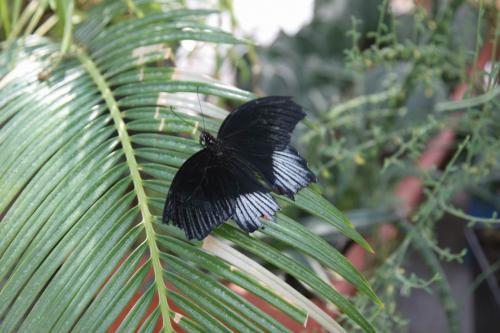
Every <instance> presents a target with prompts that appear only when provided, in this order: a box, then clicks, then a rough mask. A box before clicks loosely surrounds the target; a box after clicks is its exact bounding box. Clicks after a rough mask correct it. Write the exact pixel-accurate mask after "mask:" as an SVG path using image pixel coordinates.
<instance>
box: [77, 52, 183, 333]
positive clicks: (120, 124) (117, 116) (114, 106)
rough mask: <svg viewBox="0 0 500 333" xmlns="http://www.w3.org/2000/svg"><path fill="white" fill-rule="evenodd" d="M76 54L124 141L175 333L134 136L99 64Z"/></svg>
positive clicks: (166, 321)
mask: <svg viewBox="0 0 500 333" xmlns="http://www.w3.org/2000/svg"><path fill="white" fill-rule="evenodd" d="M75 51H76V55H77V57H78V59H79V60H80V62H81V63H82V65H83V67H84V68H85V69H86V70H87V72H88V73H89V75H90V76H91V77H92V79H93V80H94V82H95V84H96V85H97V87H98V89H99V91H100V92H101V95H102V97H103V98H104V101H105V102H106V104H107V106H108V109H109V111H110V113H111V116H112V118H113V121H114V123H115V127H116V129H117V131H118V136H119V138H120V142H121V144H122V147H123V151H124V153H125V158H126V159H127V164H128V167H129V169H130V176H131V177H132V181H133V184H134V189H135V192H136V195H137V201H138V204H139V207H140V209H141V215H142V223H143V224H144V229H145V231H146V241H147V244H148V247H149V252H150V256H151V263H152V265H153V271H154V276H155V285H156V290H157V292H158V298H159V303H160V310H161V316H162V319H163V327H164V330H165V332H168V333H170V332H173V330H172V324H171V323H170V318H169V313H170V309H169V306H168V303H167V289H166V287H165V281H164V279H163V268H162V265H161V262H160V253H159V249H158V245H157V244H156V232H155V231H154V229H153V215H152V214H151V212H150V210H149V206H148V199H147V196H146V192H145V191H144V185H143V180H142V178H141V175H140V173H139V165H138V164H137V160H136V159H135V155H134V150H133V148H132V143H131V140H130V136H129V134H128V132H127V125H126V124H125V121H124V120H123V116H122V114H121V112H120V109H119V108H118V103H117V102H116V100H115V98H114V96H113V93H112V92H111V89H110V87H109V85H108V84H107V82H106V80H105V79H104V77H103V76H102V74H101V72H100V71H99V69H98V68H97V67H96V65H95V63H94V62H93V61H92V59H90V58H89V57H88V56H87V54H86V53H85V52H84V51H83V50H82V49H81V48H75Z"/></svg>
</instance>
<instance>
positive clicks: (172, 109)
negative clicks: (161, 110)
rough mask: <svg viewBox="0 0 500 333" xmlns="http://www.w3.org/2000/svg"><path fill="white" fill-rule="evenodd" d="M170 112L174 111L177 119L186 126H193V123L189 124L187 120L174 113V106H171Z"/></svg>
mask: <svg viewBox="0 0 500 333" xmlns="http://www.w3.org/2000/svg"><path fill="white" fill-rule="evenodd" d="M170 111H172V113H173V114H174V115H175V116H176V117H177V118H179V119H180V120H181V121H182V122H183V123H184V124H187V125H189V126H193V124H192V123H190V122H188V121H187V120H186V119H184V118H182V117H181V116H180V115H179V114H178V113H177V112H175V111H174V107H173V106H172V105H170Z"/></svg>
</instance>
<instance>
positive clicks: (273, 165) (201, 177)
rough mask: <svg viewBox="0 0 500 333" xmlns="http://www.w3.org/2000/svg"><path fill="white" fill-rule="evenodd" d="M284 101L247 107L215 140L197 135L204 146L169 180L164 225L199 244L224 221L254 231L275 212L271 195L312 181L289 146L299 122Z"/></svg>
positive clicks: (256, 102)
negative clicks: (180, 230) (178, 229)
mask: <svg viewBox="0 0 500 333" xmlns="http://www.w3.org/2000/svg"><path fill="white" fill-rule="evenodd" d="M304 116H305V114H304V113H303V112H302V109H301V107H300V106H299V105H298V104H296V103H294V102H293V101H292V100H291V98H289V97H281V96H275V97H264V98H258V99H255V100H253V101H250V102H247V103H245V104H243V105H242V106H240V107H239V108H238V109H236V110H235V111H233V112H232V113H231V114H230V115H229V116H228V117H227V118H226V119H225V120H224V122H223V123H222V125H221V128H220V129H219V132H218V135H217V137H214V136H212V135H211V134H210V133H208V132H205V131H202V132H201V135H200V144H201V145H202V146H203V147H204V149H202V150H201V151H199V152H198V153H195V154H194V155H193V156H191V157H190V158H189V159H188V160H187V161H186V162H185V163H184V164H183V165H182V166H181V168H180V169H179V171H178V172H177V174H176V175H175V177H174V180H173V181H172V185H171V186H170V189H169V193H168V195H167V200H166V204H165V208H164V212H163V222H165V223H169V222H172V223H173V224H174V225H176V226H178V227H180V228H181V229H183V230H184V231H185V233H186V236H187V238H189V239H192V238H197V239H203V238H204V237H206V236H207V235H208V234H209V233H210V232H211V231H212V230H213V229H215V228H216V227H217V226H219V225H221V224H222V223H224V222H225V221H226V220H228V219H229V218H232V219H233V220H235V221H236V223H237V224H238V226H239V227H240V228H241V229H243V230H245V231H247V232H253V231H255V230H257V229H258V228H259V227H261V226H262V223H261V222H260V218H261V217H266V218H268V219H272V217H273V216H274V215H275V213H276V211H277V210H278V209H279V206H278V204H277V203H276V201H275V200H274V198H273V197H272V196H271V193H270V192H271V191H274V192H276V193H279V194H283V195H286V196H288V197H290V198H293V195H294V194H295V193H296V192H297V191H298V190H300V189H301V188H303V187H305V186H307V185H308V184H309V183H310V182H313V181H315V180H316V177H315V176H314V174H313V173H312V172H311V171H310V170H309V169H308V168H307V162H306V161H305V160H304V159H303V158H302V157H300V155H299V154H298V153H297V151H296V150H295V149H294V148H293V147H291V146H290V135H291V132H292V131H293V129H294V128H295V125H296V124H297V123H298V122H299V121H300V120H301V119H302V118H304Z"/></svg>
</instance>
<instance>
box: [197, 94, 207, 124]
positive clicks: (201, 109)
mask: <svg viewBox="0 0 500 333" xmlns="http://www.w3.org/2000/svg"><path fill="white" fill-rule="evenodd" d="M199 92H200V86H196V96H197V97H198V105H199V106H200V112H201V121H202V122H203V132H206V127H205V115H204V114H203V108H202V107H201V101H200V94H199Z"/></svg>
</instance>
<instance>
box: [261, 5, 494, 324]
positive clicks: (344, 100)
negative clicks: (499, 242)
mask: <svg viewBox="0 0 500 333" xmlns="http://www.w3.org/2000/svg"><path fill="white" fill-rule="evenodd" d="M429 4H430V9H429V8H424V7H423V6H421V5H418V4H417V5H416V6H415V7H414V8H413V9H412V10H411V11H410V12H409V13H407V14H402V15H396V14H394V13H392V11H391V9H390V8H391V7H390V2H389V1H386V0H384V1H362V0H359V1H358V0H354V1H350V2H344V1H326V0H317V1H316V2H315V16H314V18H313V20H312V22H311V23H310V24H309V25H307V26H305V27H304V28H303V29H302V30H301V31H300V32H299V33H298V34H297V35H296V36H287V35H285V34H281V35H280V36H279V37H278V39H277V40H276V41H275V42H274V44H273V45H272V46H271V47H269V49H260V50H258V53H259V60H258V62H259V66H258V68H261V70H260V71H259V76H258V78H257V79H256V80H255V82H254V84H255V85H257V86H259V87H260V88H261V89H262V91H263V94H267V95H271V94H283V93H285V94H290V95H293V96H296V98H297V99H298V100H299V101H300V102H301V103H303V104H304V105H306V106H308V108H309V111H310V112H309V113H310V114H311V115H314V116H315V119H314V120H312V121H310V122H309V123H308V129H307V130H304V131H303V134H302V135H301V137H300V140H299V143H300V146H301V148H302V149H301V151H303V152H304V154H305V155H306V156H307V159H308V160H309V161H310V162H311V163H312V165H313V168H315V170H316V171H317V174H319V175H320V177H321V179H320V183H321V185H322V187H323V188H324V193H325V194H326V195H327V197H328V198H330V199H331V200H332V201H333V202H335V203H336V205H338V206H339V207H341V208H342V209H343V210H347V211H348V210H356V211H363V212H364V214H366V215H367V216H370V212H373V216H376V218H374V219H372V221H371V223H370V219H369V218H363V222H361V224H362V225H364V230H365V231H366V232H367V233H370V232H371V231H373V235H372V238H376V237H377V236H376V232H377V229H375V228H374V227H375V225H376V224H378V223H380V222H381V221H384V219H385V222H390V223H394V224H395V225H396V226H397V227H398V228H399V230H400V231H401V239H400V241H398V242H397V243H396V244H394V246H395V247H394V248H392V249H390V250H387V249H385V250H384V248H382V249H377V254H378V259H377V261H376V263H377V264H376V266H375V267H374V268H373V276H372V282H373V284H374V286H375V287H376V290H377V291H378V292H379V293H380V295H382V298H383V301H384V304H385V305H386V306H385V308H384V309H383V310H381V309H379V308H373V307H371V306H370V305H367V304H366V303H365V298H363V297H358V302H357V304H358V305H359V306H360V307H361V308H363V309H364V310H363V311H364V313H371V317H370V318H371V320H372V321H373V322H374V323H375V326H376V328H377V331H380V332H400V331H402V330H403V329H404V328H405V327H407V325H408V322H407V320H406V319H404V318H402V317H401V315H400V314H399V313H398V309H397V303H396V302H397V297H398V295H400V294H401V293H404V294H407V293H408V292H409V291H411V290H412V289H415V288H418V289H428V288H429V287H430V286H433V287H435V288H437V290H438V294H439V295H440V297H441V301H442V303H443V306H444V309H445V311H446V313H447V317H448V322H449V328H450V331H451V332H459V331H460V329H459V320H458V312H457V307H456V305H455V303H454V301H453V299H452V297H451V292H450V288H449V286H448V283H447V281H446V277H445V276H444V272H443V269H442V268H441V262H440V261H441V260H445V261H453V260H459V261H461V260H462V259H463V256H464V255H465V250H463V251H458V253H452V252H451V251H450V250H449V249H446V248H445V249H443V248H441V247H440V246H439V244H438V242H437V240H436V223H437V222H438V221H440V219H441V218H442V217H443V215H444V214H445V213H447V214H451V215H454V216H457V217H459V218H462V219H464V220H465V221H468V222H469V226H470V227H472V226H474V225H475V224H478V223H481V224H483V225H486V226H488V225H495V224H497V223H499V222H500V220H499V217H498V215H495V214H494V215H493V216H491V217H490V218H484V217H483V218H478V217H475V216H472V215H469V214H467V213H465V212H463V211H462V210H461V209H459V208H457V207H455V206H454V205H453V199H454V197H455V196H457V195H458V194H460V193H464V192H465V193H473V194H474V193H477V192H478V190H479V189H481V191H482V193H483V196H482V197H483V198H488V200H489V201H490V202H494V203H496V204H497V199H495V198H497V193H498V192H497V191H498V181H499V177H500V163H499V162H500V156H499V154H498V152H499V151H500V135H499V133H500V123H499V121H500V112H499V111H500V109H499V107H500V87H499V85H498V78H499V69H500V66H499V62H498V60H496V59H498V55H499V53H500V52H499V48H500V46H499V38H500V37H499V36H500V14H499V11H498V10H497V9H495V7H494V5H493V4H490V5H489V6H487V5H486V4H485V3H484V2H483V1H476V3H475V4H471V3H466V2H465V1H460V0H454V1H449V2H446V1H431V2H429ZM375 12H377V13H378V14H379V15H378V18H377V15H374V13H375ZM485 42H490V43H491V45H492V47H491V49H490V51H489V52H490V54H488V57H489V58H490V59H491V66H490V68H491V70H490V71H489V72H483V71H482V70H478V69H477V68H475V64H476V63H477V61H478V58H479V56H480V50H481V49H482V47H483V45H484V44H485ZM460 83H466V84H467V87H468V88H467V91H466V92H465V94H464V99H463V100H449V97H448V96H450V95H452V93H453V91H454V90H455V89H456V87H457V86H458V85H459V84H460ZM445 128H452V129H453V130H454V133H455V135H456V143H455V146H454V147H450V148H451V149H450V150H451V154H452V156H450V157H448V159H447V160H446V161H445V165H443V166H442V168H441V169H440V168H434V169H432V170H421V169H420V168H418V166H417V165H418V160H419V158H420V157H421V156H422V153H423V152H424V150H425V149H426V147H427V146H428V144H429V141H430V140H431V138H432V137H433V136H435V135H436V134H437V133H439V132H440V131H441V130H443V129H445ZM311 129H312V130H311ZM438 149H439V148H438ZM406 176H417V177H419V178H420V179H421V180H422V181H423V185H424V189H423V190H424V200H423V201H422V203H421V204H420V205H419V207H418V209H417V210H416V211H415V212H413V213H412V214H411V216H410V217H409V219H407V218H406V217H401V214H400V212H399V211H400V208H398V207H399V206H398V198H396V197H395V195H394V194H395V191H394V186H395V184H396V183H397V182H398V181H400V180H401V179H403V178H404V177H406ZM497 207H498V206H497ZM380 212H385V213H382V215H380ZM384 214H385V217H384ZM403 215H404V214H403ZM353 223H355V224H356V223H357V221H356V220H355V219H353ZM309 226H310V228H315V226H314V219H310V224H309ZM370 226H371V227H370ZM323 232H324V234H328V231H323ZM331 233H335V232H334V231H332V232H331ZM386 245H387V244H386ZM411 250H415V251H417V252H418V253H419V254H420V255H421V257H422V258H423V260H424V262H425V263H426V264H427V266H428V267H429V270H430V272H431V274H430V276H431V278H430V279H425V278H421V277H417V276H414V275H409V276H408V275H406V274H405V273H404V272H405V263H406V261H407V260H408V258H409V254H410V253H411ZM349 331H355V328H354V327H353V328H351V329H349Z"/></svg>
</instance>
